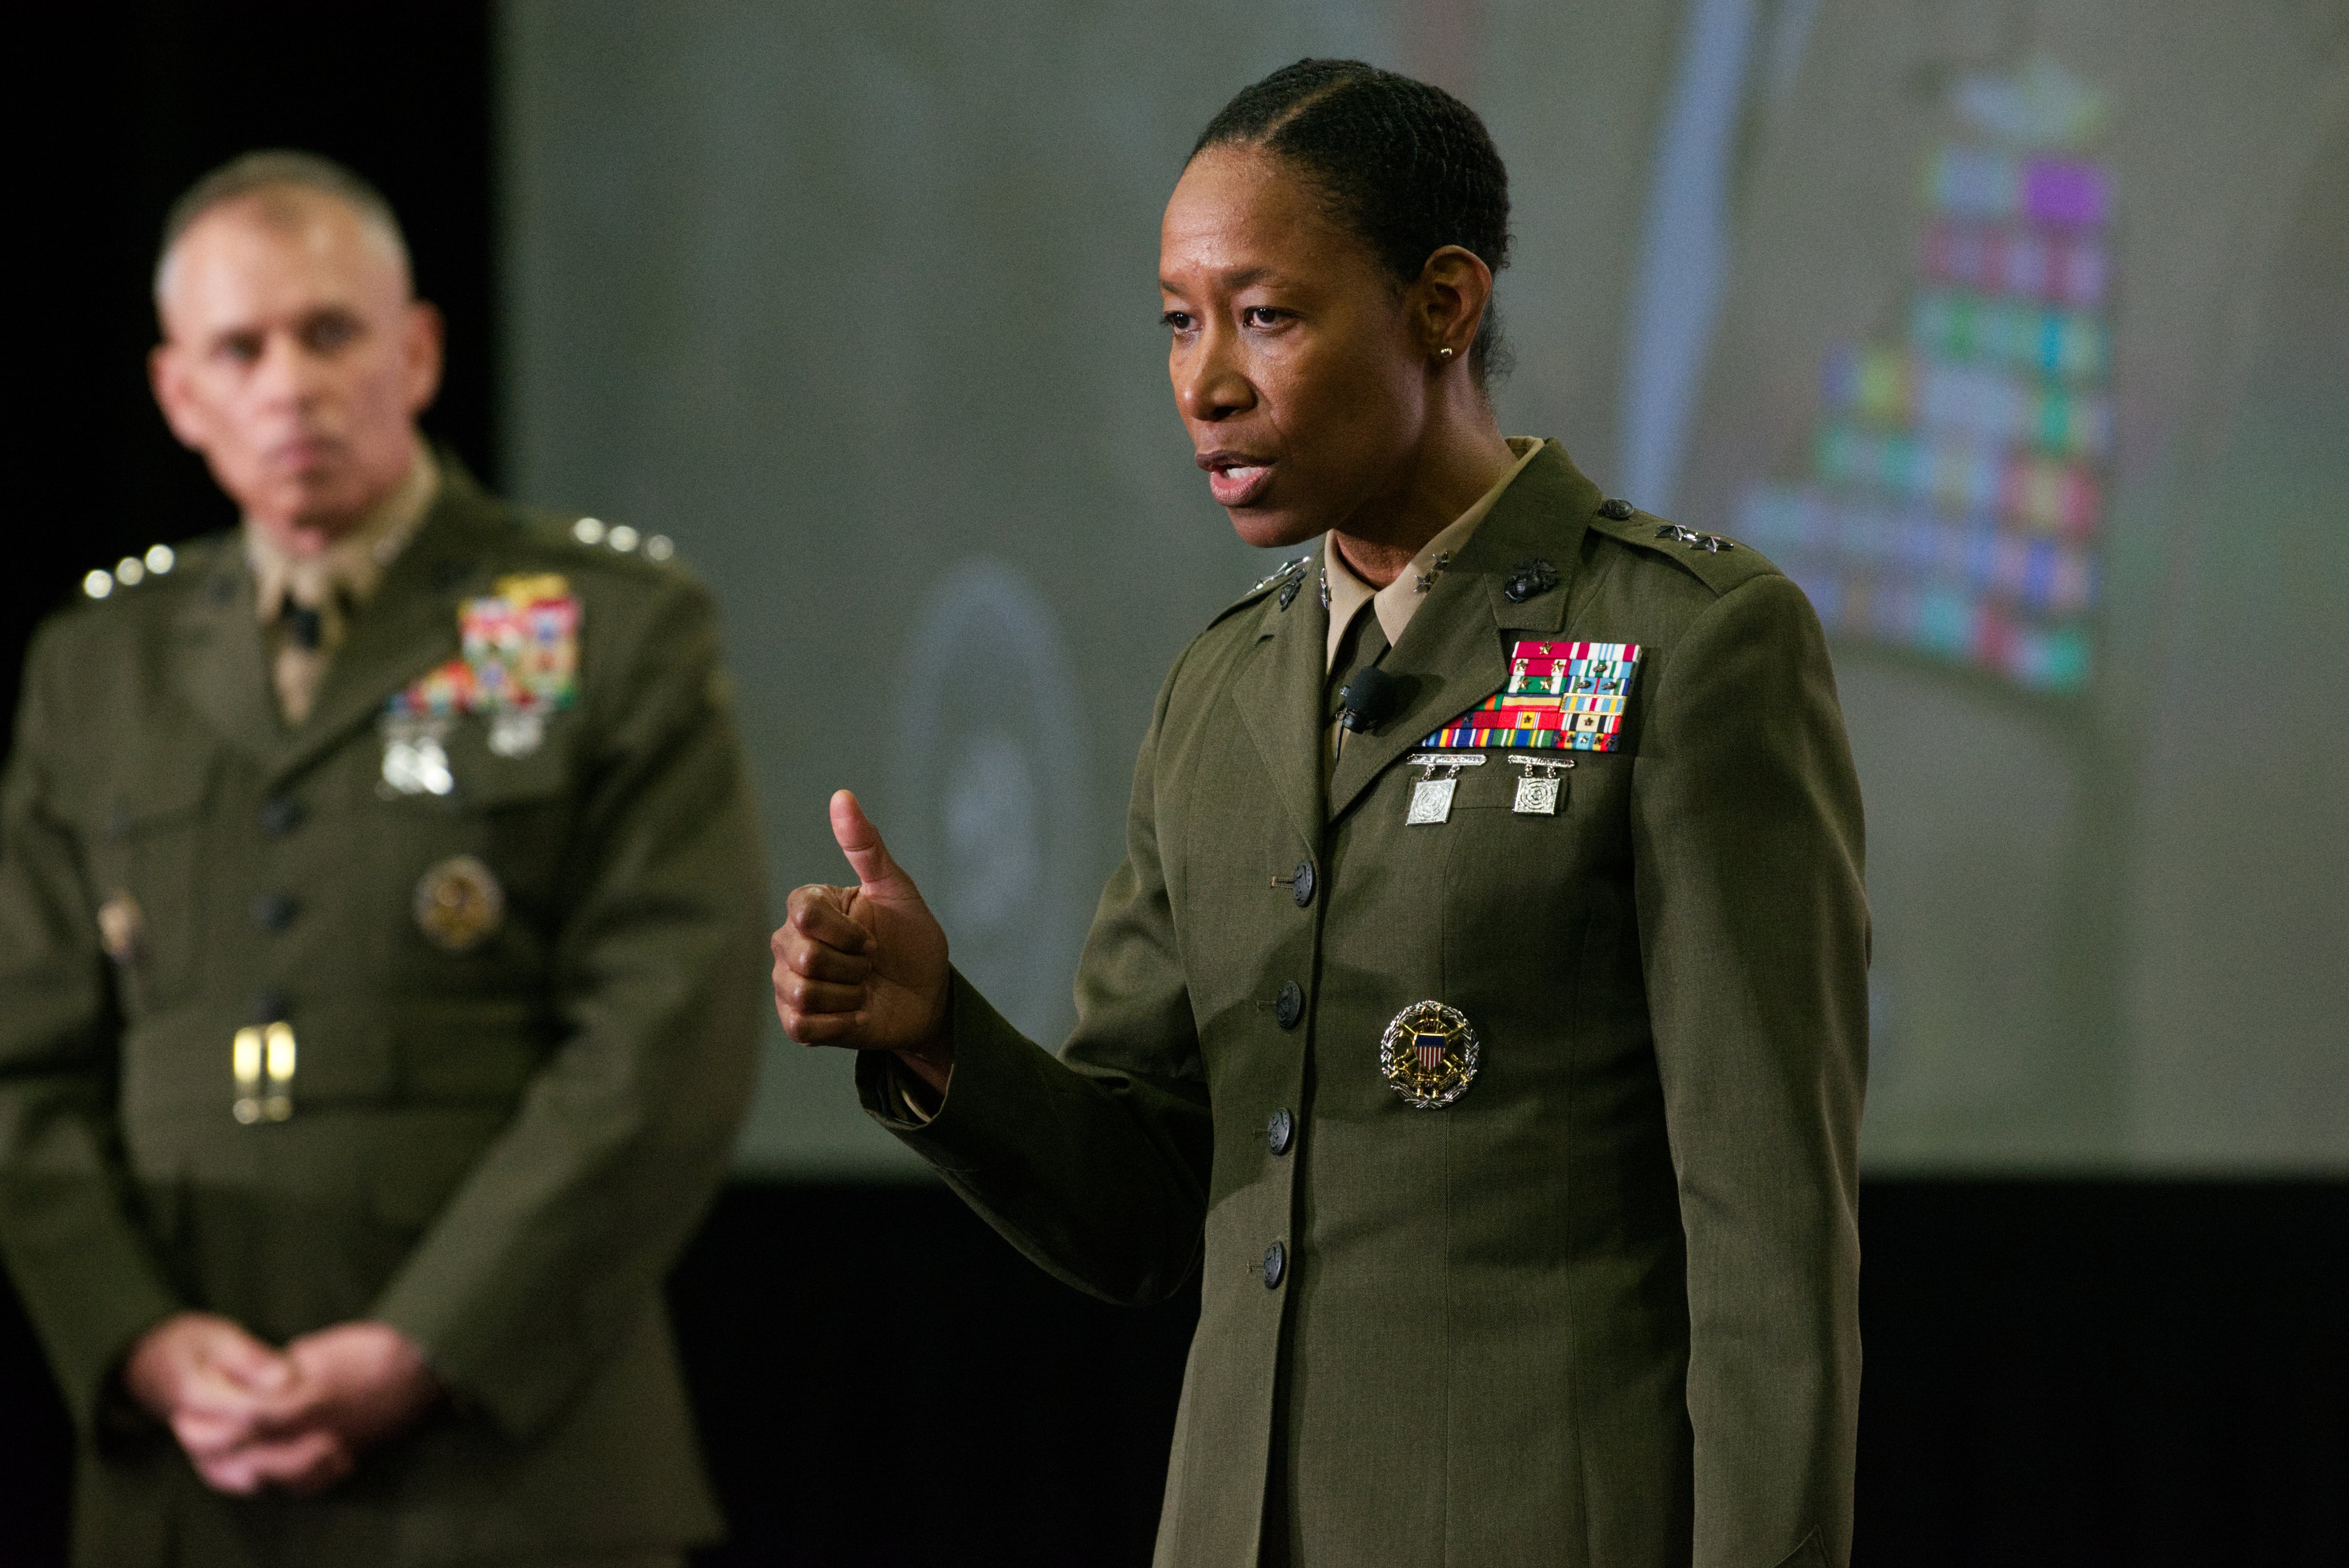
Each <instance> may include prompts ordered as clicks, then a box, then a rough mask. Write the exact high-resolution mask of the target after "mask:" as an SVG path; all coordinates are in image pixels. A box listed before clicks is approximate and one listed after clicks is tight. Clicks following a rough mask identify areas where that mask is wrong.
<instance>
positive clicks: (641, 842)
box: [0, 153, 763, 1568]
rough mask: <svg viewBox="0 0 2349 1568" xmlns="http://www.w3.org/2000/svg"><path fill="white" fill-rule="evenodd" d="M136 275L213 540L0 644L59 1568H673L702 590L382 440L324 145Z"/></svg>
mask: <svg viewBox="0 0 2349 1568" xmlns="http://www.w3.org/2000/svg"><path fill="white" fill-rule="evenodd" d="M156 302H157V306H158V310H159V312H160V317H161V323H162V336H163V342H162V344H161V346H160V347H158V348H157V349H156V350H155V353H154V357H153V363H152V367H151V368H152V372H153V379H154V385H155V391H156V396H157V398H158V400H159V401H160V403H161V405H162V407H163V412H164V416H165V418H167V419H168V420H169V421H170V424H171V429H172V431H173V433H174V434H176V435H177V436H178V437H179V438H180V439H181V440H182V441H184V442H185V443H186V444H187V445H189V446H190V447H192V448H194V449H197V450H198V451H200V452H202V454H203V456H204V458H205V459H206V460H207V462H208V463H209V464H210V466H211V469H212V474H213V476H214V477H215V478H216V479H217V480H219V482H220V484H221V486H222V489H224V490H227V492H228V493H229V495H230V496H231V497H232V498H233V500H235V501H236V502H237V504H238V506H239V507H240V508H241V509H242V511H243V518H244V521H243V528H242V529H241V530H240V531H236V532H235V533H233V534H229V535H225V536H222V537H219V538H215V539H211V540H206V541H202V542H198V543H196V544H194V545H192V546H190V547H187V548H186V549H184V550H182V551H181V552H179V553H178V555H177V557H176V560H175V559H174V558H173V557H172V556H171V555H169V554H167V553H165V552H160V551H158V552H155V553H154V554H153V555H152V556H150V562H152V564H151V565H150V569H149V570H147V571H145V572H143V573H141V572H136V571H128V570H126V571H125V572H123V573H120V574H119V578H109V576H108V575H107V574H105V573H92V574H91V577H90V579H89V580H88V583H87V585H86V592H87V593H88V595H89V597H90V599H91V600H92V601H94V602H90V603H83V604H81V605H80V606H78V607H77V608H75V609H72V610H69V611H67V612H65V613H63V614H59V615H57V617H56V618H55V619H53V620H52V621H51V622H50V623H49V624H47V626H46V627H45V628H44V629H43V630H42V632H41V634H39V636H38V638H37V640H36V644H35V645H34V651H33V654H32V655H31V658H30V661H29V664H28V666H27V669H26V676H25V687H24V699H23V705H22V717H21V721H20V727H19V730H18V734H17V738H16V749H15V753H14V756H13V758H11V761H10V764H9V769H8V772H7V776H6V784H5V818H0V823H5V828H4V829H0V830H5V841H0V1252H5V1261H6V1264H7V1267H8V1269H9V1271H10V1273H11V1274H12V1275H13V1276H14V1278H15V1281H16V1288H17V1290H18V1292H19V1293H20V1295H22V1297H23V1299H24V1302H25V1305H26V1310H27V1312H28V1314H29V1315H30V1316H31V1318H32V1320H33V1322H34V1324H35V1326H36V1329H37V1331H38V1333H39V1335H40V1337H41V1339H42V1342H43V1344H44V1346H45V1347H46V1348H47V1354H48V1357H49V1359H50V1362H51V1365H52V1367H54V1369H55V1371H56V1373H57V1378H58V1380H59V1382H60V1384H61V1385H62V1386H63V1389H64V1393H65V1397H66V1400H67V1405H68V1407H69V1408H70V1409H71V1411H72V1413H73V1416H74V1418H75V1420H76V1424H77V1426H78V1430H79V1433H80V1437H81V1444H82V1448H81V1462H80V1468H79V1476H78V1504H77V1541H76V1555H77V1559H78V1562H80V1563H91V1564H95V1563H107V1564H118V1563H120V1564H142V1565H143V1564H150V1563H154V1564H162V1563H206V1564H209V1563H254V1564H264V1563H287V1564H292V1563H301V1564H305V1565H306V1564H325V1563H332V1564H337V1565H342V1564H373V1563H385V1564H392V1563H401V1564H405V1563H476V1562H481V1563H490V1562H495V1563H532V1564H545V1565H548V1568H554V1565H559V1564H572V1563H582V1564H584V1563H605V1564H619V1563H628V1564H636V1563H674V1562H678V1561H679V1560H680V1559H681V1555H682V1553H683V1551H684V1549H685V1548H686V1547H688V1546H689V1545H692V1544H694V1543H697V1542H705V1541H708V1540H710V1539H712V1538H713V1537H714V1536H715V1535H716V1534H717V1533H718V1532H719V1520H718V1516H717V1512H716V1509H715V1506H714V1504H713V1502H712V1500H711V1498H710V1495H709V1490H708V1486H707V1483H706V1481H705V1480H704V1478H703V1476H702V1474H701V1470H700V1467H699V1463H698V1455H697V1453H696V1451H695V1447H694V1439H693V1436H692V1429H691V1422H690V1418H689V1415H688V1409H687V1407H686V1402H685V1397H684V1392H683V1388H682V1386H681V1383H680V1379H679V1377H678V1367H677V1364H676V1357H675V1354H674V1351H673V1349H672V1346H671V1341H670V1336H669V1330H668V1326H667V1319H666V1317H665V1315H664V1312H663V1308H662V1305H661V1300H660V1294H659V1285H660V1281H661V1278H662V1275H663V1274H665V1273H666V1271H667V1268H668V1266H669V1264H670V1263H671V1261H672V1260H673V1258H674V1257H675V1255H676V1253H677V1251H678V1248H679V1246H680V1245H681V1244H682V1243H683V1241H684V1240H685V1238H686V1236H687V1235H688V1233H689V1232H690V1231H691V1229H692V1228H693V1226H694V1224H695V1223H696V1222H697V1221H698V1218H699V1216H700V1214H701V1212H702V1211H703V1209H704V1207H705V1205H706V1204H707V1203H708V1202H709V1198H710V1196H711V1194H712V1192H713V1191H714V1190H715V1188H716V1187H717V1185H718V1183H719V1180H720V1177H721V1174H722V1172H723V1171H724V1168H725V1164H726V1159H727V1151H728V1147H729V1144H730V1138H731V1134H732V1132H733V1130H734V1129H735V1126H736V1124H737V1121H738V1120H739V1119H740V1114H741V1112H742V1109H743V1107H744V1104H745V1100H746V1098H747V1095H748V1091H749V1088H750V1071H751V1060H752V1044H753V1040H754V1029H755V1026H756V1019H757V1012H758V1008H759V1006H760V1005H761V992H760V989H759V976H760V974H761V968H762V966H763V954H762V950H761V931H762V928H763V890H762V888H761V882H760V872H759V867H760V865H761V855H760V852H759V848H758V845H757V842H756V839H755V832H754V829H753V826H752V816H751V808H750V795H749V790H748V786H747V783H746V780H745V778H744V773H743V769H742V766H741V763H740V756H739V752H738V748H737V745H736V740H735V736H734V731H733V727H732V726H731V723H730V719H729V717H728V715H727V713H726V710H725V707H724V704H723V698H722V686H721V684H720V681H719V669H718V657H717V647H716V641H715V627H714V624H713V614H712V608H711V604H710V602H709V597H708V596H707V594H706V593H704V591H703V590H702V589H700V588H699V587H698V586H697V585H696V584H695V583H693V582H691V581H690V580H689V579H688V578H687V577H686V576H685V575H683V574H682V573H679V572H678V571H676V570H675V569H673V568H670V567H667V566H664V565H660V564H657V563H656V562H651V561H647V560H646V559H644V558H643V553H644V552H638V551H637V548H636V546H637V539H636V535H635V533H634V532H633V531H630V530H626V529H620V528H613V529H610V530H605V528H604V527H603V526H602V525H601V524H600V523H597V522H595V521H592V520H578V521H574V520H572V519H569V518H564V519H560V520H556V519H550V518H547V517H543V516H539V515H533V514H529V513H525V512H523V511H520V510H518V509H516V508H514V507H512V506H509V505H507V504H506V503H504V502H502V501H500V500H496V499H494V498H492V497H491V496H489V495H487V494H485V493H483V492H482V491H481V490H480V489H479V488H478V487H476V486H475V485H474V484H473V482H472V481H471V480H469V479H468V478H467V477H466V476H465V475H464V474H463V473H462V472H461V471H460V469H458V468H457V467H456V465H455V462H454V461H453V459H450V457H449V456H448V455H446V454H445V453H436V452H435V451H434V450H433V449H430V448H429V446H427V445H426V444H425V443H424V441H423V440H421V439H420V438H419V435H418V432H417V429H416V424H415V419H416V416H417V414H418V413H419V410H421V409H422V408H423V407H425V406H426V405H427V404H428V403H429V402H430V400H431V398H432V396H433V392H434V390H435V387H436V386H437V383H438V380H439V376H440V321H439V317H438V316H437V315H436V314H435V313H434V312H433V311H432V309H431V308H430V307H429V305H426V304H421V303H419V302H418V301H417V300H416V299H415V297H414V295H413V294H412V292H411V288H410V280H409V265H408V257H407V252H406V248H405V245H404V242H403V241H402V240H401V237H400V234H399V230H398V223H397V222H396V220H395V219H394V217H393V215H392V212H391V211H390V209H389V207H388V205H387V204H386V203H385V202H384V201H383V199H382V197H381V196H380V195H378V193H377V192H376V191H374V190H373V189H372V188H371V187H369V186H367V184H366V183H365V182H364V181H360V180H359V179H357V177H356V176H354V175H352V174H351V173H349V172H348V171H347V170H343V169H341V168H339V167H338V166H336V165H334V164H332V163H329V162H327V161H326V160H320V159H316V158H311V157H308V156H306V155H300V154H288V153H263V154H254V155H249V156H247V157H245V158H243V159H240V160H236V161H234V162H233V163H231V164H228V165H226V166H225V167H223V168H222V169H221V170H216V171H215V172H214V173H212V175H210V176H207V177H206V178H205V179H204V180H203V181H201V182H199V183H198V184H197V185H196V187H195V188H194V189H193V190H191V191H190V192H189V193H188V195H187V196H185V197H184V198H182V199H181V202H180V204H179V206H178V207H177V208H176V209H175V210H174V211H173V213H172V215H171V220H170V222H169V223H168V224H167V225H166V230H165V236H164V244H163V253H162V256H161V259H160V263H159V267H158V271H157V274H156ZM651 553H654V554H657V555H662V556H665V555H666V554H667V549H666V546H665V543H664V544H663V545H662V547H661V548H658V549H657V550H655V551H653V552H651Z"/></svg>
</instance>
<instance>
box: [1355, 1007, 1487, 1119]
mask: <svg viewBox="0 0 2349 1568" xmlns="http://www.w3.org/2000/svg"><path fill="white" fill-rule="evenodd" d="M1478 1049H1479V1043H1478V1041H1477V1038H1476V1030H1475V1026H1473V1025H1471V1024H1470V1023H1469V1022H1468V1017H1467V1015H1466V1014H1464V1013H1463V1012H1461V1011H1460V1009H1459V1008H1457V1007H1447V1006H1444V1004H1443V1003H1441V1002H1413V1004H1412V1005H1411V1006H1408V1007H1405V1008H1404V1009H1403V1010H1402V1012H1400V1013H1397V1014H1396V1015H1395V1016H1394V1021H1393V1022H1392V1023H1391V1024H1389V1025H1388V1026H1387V1032H1386V1034H1385V1036H1384V1037H1382V1038H1381V1039H1380V1041H1379V1076H1380V1077H1381V1078H1385V1079H1386V1080H1387V1087H1388V1088H1392V1089H1393V1090H1394V1091H1395V1093H1397V1094H1399V1095H1401V1096H1402V1098H1403V1103H1404V1104H1406V1105H1409V1106H1411V1107H1413V1109H1418V1110H1440V1109H1443V1108H1444V1107H1445V1106H1447V1105H1450V1104H1451V1103H1452V1102H1453V1101H1454V1100H1455V1099H1459V1098H1460V1097H1461V1096H1462V1095H1464V1094H1465V1093H1467V1092H1468V1086H1469V1085H1470V1084H1472V1083H1474V1082H1475V1081H1476V1059H1477V1054H1478Z"/></svg>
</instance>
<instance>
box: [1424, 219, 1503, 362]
mask: <svg viewBox="0 0 2349 1568" xmlns="http://www.w3.org/2000/svg"><path fill="white" fill-rule="evenodd" d="M1412 294H1413V300H1412V304H1413V315H1416V316H1417V317H1418V318H1419V324H1420V329H1421V331H1422V333H1423V335H1424V336H1425V338H1426V348H1427V353H1428V356H1430V357H1431V358H1444V359H1445V360H1447V361H1449V360H1451V359H1455V358H1456V359H1465V358H1466V357H1467V356H1468V348H1469V346H1470V345H1471V344H1473V343H1475V341H1476V328H1477V326H1478V325H1479V324H1481V323H1482V322H1483V321H1484V319H1485V303H1486V302H1487V301H1488V300H1490V299H1491V298H1492V297H1493V269H1492V268H1490V267H1488V266H1486V265H1485V260H1484V258H1483V257H1482V256H1479V255H1478V254H1477V253H1475V252H1474V251H1472V250H1469V249H1467V248H1466V247H1465V246H1462V245H1445V246H1443V247H1442V248H1440V249H1439V250H1437V251H1436V252H1435V253H1433V255H1431V256H1429V257H1428V258H1427V263H1426V264H1425V265H1424V266H1423V267H1421V268H1420V270H1419V281H1418V282H1417V283H1416V284H1413V285H1412ZM1447 348H1448V349H1450V350H1452V353H1451V354H1450V355H1444V354H1443V352H1442V351H1443V350H1444V349H1447Z"/></svg>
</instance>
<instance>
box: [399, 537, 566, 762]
mask: <svg viewBox="0 0 2349 1568" xmlns="http://www.w3.org/2000/svg"><path fill="white" fill-rule="evenodd" d="M496 588H497V592H496V593H490V594H486V595H484V596H482V597H481V598H478V599H468V600H466V601H465V602H464V603H461V604H460V605H459V606H458V608H457V631H458V636H459V639H460V643H461V645H462V647H463V650H464V651H463V652H462V653H461V654H460V655H459V656H458V657H456V658H453V659H450V661H449V662H448V663H447V664H445V665H440V667H439V668H437V669H433V670H429V671H428V672H426V673H425V674H424V675H422V676H419V677H418V678H417V679H416V680H414V681H412V682H410V683H409V685H408V686H406V687H404V688H403V689H401V690H400V691H398V692H397V693H395V694H393V696H392V697H391V700H390V701H389V702H388V703H386V704H385V705H384V711H383V718H382V723H381V727H382V730H383V782H382V783H381V785H380V786H378V789H379V792H380V793H381V794H382V795H383V796H384V797H385V798H387V799H396V798H398V797H399V796H403V795H447V794H450V792H452V791H453V790H454V789H456V777H455V775H454V774H453V773H452V772H451V771H450V768H449V752H448V748H447V746H446V742H447V740H448V738H449V731H450V727H451V726H452V725H454V724H455V722H456V721H457V720H458V719H459V718H460V717H464V716H465V715H468V714H479V715H480V716H481V717H484V718H486V719H488V720H489V722H490V750H491V751H492V752H493V753H494V754H496V755H497V756H500V757H503V758H524V757H528V756H530V755H532V754H533V752H535V751H537V750H538V748H540V747H541V746H543V745H544V744H545V742H546V721H547V718H548V717H549V716H550V715H553V714H555V713H559V712H561V711H562V710H563V709H564V708H566V707H571V706H572V705H573V704H574V703H576V702H577V701H578V700H579V621H580V607H579V601H578V599H577V598H576V597H574V595H573V594H572V593H571V584H570V583H569V582H568V581H566V580H565V579H564V578H563V577H560V576H558V575H556V574H554V573H533V574H527V575H522V576H513V577H501V578H499V579H498V581H497V583H496Z"/></svg>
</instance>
